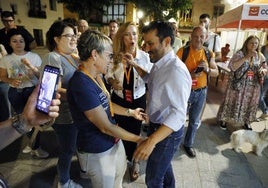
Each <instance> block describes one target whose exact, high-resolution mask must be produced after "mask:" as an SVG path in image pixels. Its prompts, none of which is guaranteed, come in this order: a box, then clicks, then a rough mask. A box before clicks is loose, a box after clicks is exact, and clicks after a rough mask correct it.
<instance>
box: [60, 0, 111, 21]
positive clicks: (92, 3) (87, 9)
mask: <svg viewBox="0 0 268 188" xmlns="http://www.w3.org/2000/svg"><path fill="white" fill-rule="evenodd" d="M58 2H60V3H64V4H65V6H66V8H67V9H68V10H69V11H70V12H75V13H78V15H79V17H80V18H88V17H90V16H91V15H92V14H104V11H103V6H109V5H111V4H112V2H113V0H58Z"/></svg>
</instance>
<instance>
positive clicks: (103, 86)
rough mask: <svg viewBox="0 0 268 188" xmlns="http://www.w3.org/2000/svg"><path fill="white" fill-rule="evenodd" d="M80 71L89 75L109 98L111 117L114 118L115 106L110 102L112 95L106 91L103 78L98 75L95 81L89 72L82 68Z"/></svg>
mask: <svg viewBox="0 0 268 188" xmlns="http://www.w3.org/2000/svg"><path fill="white" fill-rule="evenodd" d="M79 70H80V71H81V72H83V73H84V74H85V75H87V76H88V77H89V78H90V79H91V80H92V81H93V82H94V83H95V84H96V85H97V86H98V87H99V88H100V89H101V90H102V91H103V92H104V93H105V94H106V96H107V97H108V100H109V106H110V112H111V115H112V117H114V110H113V106H112V102H111V100H110V94H109V92H108V90H107V89H106V87H105V85H104V83H103V81H102V78H101V77H100V76H99V75H97V77H96V79H94V78H93V77H92V76H91V75H90V74H89V73H88V71H87V70H86V69H85V68H83V67H82V66H79Z"/></svg>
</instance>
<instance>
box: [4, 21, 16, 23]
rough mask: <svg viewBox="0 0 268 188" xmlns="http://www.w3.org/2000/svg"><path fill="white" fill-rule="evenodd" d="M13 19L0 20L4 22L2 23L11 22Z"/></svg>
mask: <svg viewBox="0 0 268 188" xmlns="http://www.w3.org/2000/svg"><path fill="white" fill-rule="evenodd" d="M13 21H14V20H2V22H4V23H11V22H13Z"/></svg>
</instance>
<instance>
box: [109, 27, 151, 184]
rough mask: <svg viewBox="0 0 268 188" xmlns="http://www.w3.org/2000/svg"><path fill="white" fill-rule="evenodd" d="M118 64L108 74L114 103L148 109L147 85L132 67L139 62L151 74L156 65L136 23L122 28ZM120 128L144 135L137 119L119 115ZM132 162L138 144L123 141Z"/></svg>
mask: <svg viewBox="0 0 268 188" xmlns="http://www.w3.org/2000/svg"><path fill="white" fill-rule="evenodd" d="M113 52H114V62H113V64H112V66H110V68H109V70H108V73H107V75H106V80H107V81H108V83H109V84H110V85H111V86H112V89H113V92H112V101H113V102H114V103H116V104H118V105H121V106H123V107H125V108H137V107H141V108H143V109H145V107H146V95H145V94H146V86H145V82H144V81H143V79H142V78H141V77H140V76H139V74H138V72H137V70H136V69H135V68H134V67H133V66H132V65H130V64H129V62H130V61H135V62H136V63H137V64H138V65H139V66H140V67H141V68H142V69H144V70H145V71H147V72H150V70H151V67H152V64H151V63H150V59H149V55H148V54H147V53H145V52H144V51H142V50H140V49H138V28H137V26H136V24H135V23H133V22H127V23H125V24H123V25H121V26H120V27H119V29H118V31H117V33H116V35H115V38H114V40H113ZM115 119H116V121H117V123H118V124H119V126H120V127H122V128H124V129H126V130H127V131H129V132H131V133H134V134H137V135H139V134H140V131H141V124H142V122H141V121H139V120H135V119H134V118H133V117H125V116H120V115H115ZM123 143H124V147H125V150H126V154H127V159H128V161H130V162H132V157H133V153H134V151H135V149H136V146H137V145H136V143H133V142H129V141H123ZM130 171H131V174H130V175H131V176H130V177H131V179H132V180H136V179H137V178H138V176H139V164H138V162H133V164H132V165H131V169H130Z"/></svg>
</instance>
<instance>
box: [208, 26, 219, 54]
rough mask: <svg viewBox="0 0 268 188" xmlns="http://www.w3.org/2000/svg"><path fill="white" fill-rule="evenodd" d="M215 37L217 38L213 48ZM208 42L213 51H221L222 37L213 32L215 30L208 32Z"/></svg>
mask: <svg viewBox="0 0 268 188" xmlns="http://www.w3.org/2000/svg"><path fill="white" fill-rule="evenodd" d="M215 35H216V37H215ZM215 39H216V41H215V47H214V50H213V45H214V40H215ZM206 43H208V49H210V50H211V51H213V52H221V38H220V36H219V35H217V34H216V33H213V32H211V31H210V32H209V33H208V38H207V40H206Z"/></svg>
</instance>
